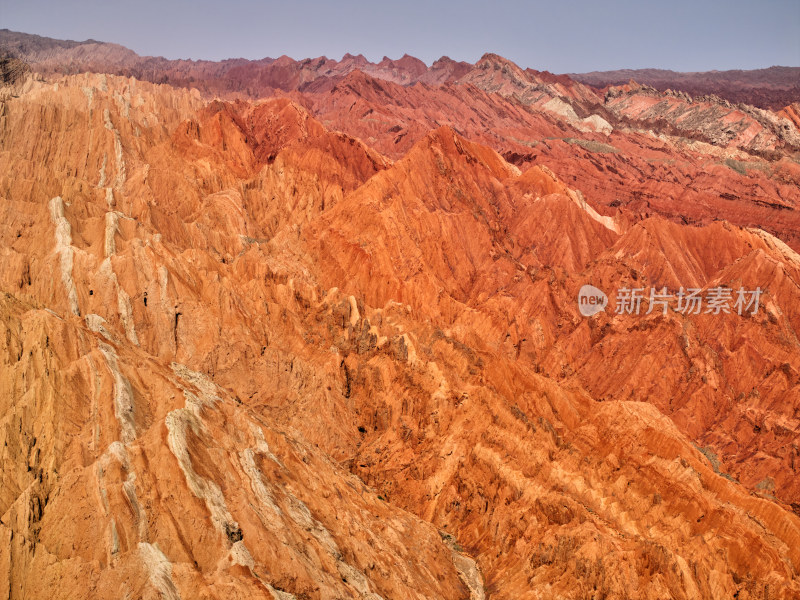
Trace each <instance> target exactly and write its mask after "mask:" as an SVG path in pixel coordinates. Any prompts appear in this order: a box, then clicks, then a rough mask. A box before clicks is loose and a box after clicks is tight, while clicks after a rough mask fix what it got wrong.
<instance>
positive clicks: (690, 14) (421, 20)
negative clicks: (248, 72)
mask: <svg viewBox="0 0 800 600" xmlns="http://www.w3.org/2000/svg"><path fill="white" fill-rule="evenodd" d="M0 28H8V29H11V30H14V31H24V32H27V33H37V34H39V35H46V36H50V37H56V38H62V39H74V40H84V39H87V38H94V39H98V40H102V41H108V42H117V43H120V44H122V45H124V46H127V47H129V48H131V49H133V50H135V51H136V52H138V53H139V54H143V55H157V56H166V57H167V58H195V59H197V58H204V59H212V60H219V59H222V58H229V57H245V58H263V57H265V56H271V57H277V56H280V55H282V54H287V55H289V56H291V57H292V58H306V57H316V56H320V55H325V56H328V57H330V58H337V59H338V58H341V56H342V55H343V54H344V53H345V52H351V53H353V54H358V53H362V54H364V55H365V56H366V57H367V58H369V59H371V60H380V59H381V58H382V57H383V56H384V55H388V56H389V57H391V58H399V57H400V56H402V54H403V53H405V52H407V53H409V54H412V55H414V56H417V57H418V58H421V59H422V60H424V61H425V62H427V63H429V64H430V63H431V62H432V61H433V60H435V59H437V58H439V57H440V56H442V55H448V56H450V57H451V58H454V59H457V60H466V61H469V62H474V61H475V60H477V59H478V58H479V57H480V56H481V55H482V54H483V53H484V52H496V53H498V54H501V55H503V56H505V57H507V58H509V59H511V60H513V61H514V62H516V63H518V64H519V65H521V66H523V67H532V68H535V69H547V70H550V71H553V72H557V73H563V72H580V71H591V70H607V69H618V68H643V67H657V68H667V69H674V70H682V71H698V70H710V69H734V68H741V69H753V68H761V67H768V66H771V65H776V64H780V65H785V66H800V0H762V1H760V2H753V1H743V0H730V1H728V2H709V1H706V0H673V1H669V0H662V1H661V2H648V1H646V0H642V1H631V0H623V1H619V2H611V1H609V0H606V1H599V0H594V1H587V0H563V1H559V0H550V1H548V2H539V1H534V2H522V1H512V0H507V1H497V2H494V3H492V4H488V3H485V2H473V1H470V0H464V1H462V2H435V1H434V0H427V1H424V0H423V1H420V0H397V1H395V2H365V1H358V0H342V1H340V2H323V1H310V0H304V1H295V2H250V1H245V0H227V1H221V0H214V1H208V0H198V1H194V2H189V1H186V0H182V1H168V0H160V1H156V0H139V1H137V2H115V1H114V0H85V1H82V2H70V1H64V0H62V1H53V0H0Z"/></svg>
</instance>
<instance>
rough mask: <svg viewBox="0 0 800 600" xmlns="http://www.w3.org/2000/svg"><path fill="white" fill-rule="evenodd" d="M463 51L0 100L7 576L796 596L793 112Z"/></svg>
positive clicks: (426, 592)
mask: <svg viewBox="0 0 800 600" xmlns="http://www.w3.org/2000/svg"><path fill="white" fill-rule="evenodd" d="M401 67H402V69H406V70H409V69H413V68H415V67H414V63H413V61H410V60H406V64H404V65H401ZM401 67H391V68H401ZM386 68H390V67H386ZM442 68H444V65H443V66H442ZM448 69H449V71H448V72H449V73H451V74H452V75H448V76H447V77H444V76H443V77H441V78H440V79H436V80H432V81H431V82H427V83H426V82H425V81H419V82H417V83H412V84H409V82H407V81H402V77H401V76H400V75H397V77H398V78H399V79H400V80H401V81H389V80H388V79H378V78H375V77H372V76H370V75H368V74H366V73H364V72H362V71H361V70H358V69H356V70H352V71H350V72H348V73H346V74H343V75H341V76H340V77H338V79H332V78H329V79H327V80H319V82H318V83H319V87H318V88H316V89H308V90H306V91H305V92H303V93H301V92H299V91H297V90H290V91H289V92H287V93H286V94H285V95H284V97H278V98H268V99H259V100H245V99H241V98H240V99H234V98H221V99H211V98H210V97H208V96H206V95H204V93H201V92H200V91H197V90H188V89H182V88H179V87H171V86H168V85H157V84H154V83H149V82H143V81H140V80H137V79H134V78H129V77H121V76H114V75H105V74H91V73H90V74H80V75H67V76H62V75H57V74H56V75H49V76H47V77H43V76H40V75H36V76H31V75H29V74H28V75H25V74H23V75H22V77H23V83H21V84H19V87H18V89H15V90H14V91H13V93H12V92H10V93H8V94H7V95H5V96H4V97H3V100H2V103H1V104H0V199H2V200H1V201H0V210H2V219H1V220H0V252H2V262H3V267H2V269H1V270H0V285H1V286H2V291H3V297H2V298H0V318H2V324H3V331H4V333H3V334H2V335H0V386H2V393H0V440H2V446H0V464H1V465H2V470H1V471H0V479H1V480H2V485H0V540H1V541H2V543H0V597H9V598H48V599H50V598H73V597H102V598H106V597H130V598H139V597H142V598H168V599H174V598H184V599H187V598H231V597H240V598H258V597H262V598H275V599H280V600H286V599H291V598H298V599H299V598H314V599H333V598H369V599H373V600H375V599H378V598H384V599H387V600H388V599H404V598H453V599H456V598H463V599H467V598H470V599H477V598H496V599H501V598H508V599H511V598H514V599H520V598H523V599H526V598H530V599H534V598H555V597H563V598H598V599H599V598H654V599H655V598H667V597H670V598H687V599H689V598H739V599H740V600H744V599H756V598H758V599H767V598H768V599H775V598H783V599H787V600H788V599H791V598H797V597H800V580H798V574H799V573H800V479H799V478H798V471H799V470H800V450H799V449H798V443H799V442H800V341H798V338H797V333H796V332H797V331H798V329H800V310H798V307H800V256H798V254H797V252H796V250H797V247H798V239H800V238H798V237H797V236H798V231H800V229H798V228H797V224H798V217H797V214H798V213H797V202H798V196H799V195H800V192H798V186H797V180H798V176H800V167H798V164H797V160H796V156H795V155H793V152H795V151H796V149H797V136H798V133H797V129H796V126H795V125H794V124H792V123H791V117H790V116H777V115H775V114H774V113H770V112H768V111H762V112H758V111H757V110H755V109H751V108H736V107H725V106H724V104H723V103H721V102H719V101H717V100H714V99H706V100H701V101H698V100H697V99H693V98H686V97H683V96H681V95H680V94H672V95H659V94H660V93H658V92H655V91H654V90H648V89H643V88H641V86H639V87H637V86H627V87H623V88H618V89H617V90H615V91H613V92H609V94H608V95H607V96H606V97H598V95H597V91H596V90H593V89H592V88H589V87H587V86H583V85H581V84H576V83H574V82H571V81H570V80H569V79H567V78H563V79H558V78H554V77H552V76H549V75H547V74H544V75H542V74H535V73H531V72H526V71H522V70H521V69H519V68H518V67H516V66H515V65H513V64H511V63H508V62H507V61H505V60H504V59H501V58H500V57H496V56H493V55H487V56H486V57H484V59H483V60H482V61H481V62H480V63H479V64H477V65H475V66H474V67H473V66H470V67H469V68H464V67H463V66H457V65H456V66H453V65H449V66H448ZM425 72H430V71H425ZM423 75H424V73H422V71H420V74H418V75H417V77H419V78H421V77H422V76H423ZM431 77H432V76H431ZM455 78H457V79H459V81H460V82H458V83H456V82H455V81H454V79H455ZM323 84H324V85H323ZM437 98H438V100H437ZM600 107H602V108H600ZM737 111H738V112H737ZM792 114H794V113H792ZM315 115H316V116H315ZM686 132H689V133H690V134H691V135H689V134H687V133H686ZM518 136H525V137H518ZM612 197H613V200H612ZM760 224H761V225H763V226H764V228H767V229H769V230H770V231H771V232H772V233H769V232H766V231H764V228H762V227H758V225H760ZM773 233H774V234H775V235H772V234H773ZM793 248H794V249H793ZM588 282H591V283H593V284H594V285H596V286H598V287H599V288H601V289H604V290H606V291H607V292H609V295H610V296H611V300H612V303H613V301H614V300H615V290H617V289H619V288H621V287H624V286H628V287H631V286H635V287H641V288H650V287H654V288H658V289H661V288H662V287H663V286H667V287H669V288H670V289H677V288H678V287H681V286H684V287H693V288H700V289H702V290H708V289H710V288H714V287H718V286H726V287H729V288H732V289H738V288H739V287H743V288H746V289H755V288H757V287H758V288H760V289H761V290H764V293H763V295H762V296H761V306H760V310H758V311H757V312H756V313H755V314H752V313H749V312H745V314H742V315H740V314H737V313H736V311H731V313H729V314H726V313H721V314H698V315H690V314H683V313H680V312H677V311H675V310H668V311H667V312H666V314H662V312H661V311H655V312H653V313H651V314H644V312H642V314H639V315H636V314H615V313H614V311H613V305H612V307H610V308H609V309H608V310H607V311H606V312H603V313H600V314H598V315H597V316H595V317H593V318H590V319H587V318H585V317H582V316H581V315H580V313H579V311H578V305H577V303H576V298H577V294H578V290H579V289H580V287H581V286H582V285H583V284H585V283H588Z"/></svg>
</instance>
